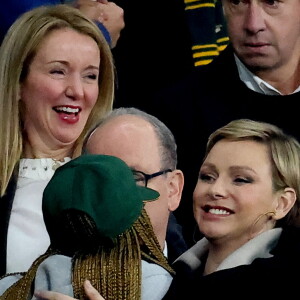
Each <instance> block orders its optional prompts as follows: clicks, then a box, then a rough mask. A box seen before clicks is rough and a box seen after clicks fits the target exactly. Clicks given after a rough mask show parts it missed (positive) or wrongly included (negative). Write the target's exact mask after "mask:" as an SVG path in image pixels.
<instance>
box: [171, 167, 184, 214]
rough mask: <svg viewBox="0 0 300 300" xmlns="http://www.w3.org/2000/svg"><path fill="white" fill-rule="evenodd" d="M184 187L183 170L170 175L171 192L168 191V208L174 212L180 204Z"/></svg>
mask: <svg viewBox="0 0 300 300" xmlns="http://www.w3.org/2000/svg"><path fill="white" fill-rule="evenodd" d="M183 186H184V176H183V173H182V171H181V170H178V169H176V170H174V171H173V172H172V173H170V174H169V190H168V199H169V201H168V208H169V211H174V210H175V209H176V208H177V207H178V206H179V204H180V200H181V196H182V190H183Z"/></svg>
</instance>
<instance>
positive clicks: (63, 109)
mask: <svg viewBox="0 0 300 300" xmlns="http://www.w3.org/2000/svg"><path fill="white" fill-rule="evenodd" d="M56 110H58V111H63V112H67V113H73V114H76V113H78V112H79V108H71V107H65V106H63V107H57V108H56Z"/></svg>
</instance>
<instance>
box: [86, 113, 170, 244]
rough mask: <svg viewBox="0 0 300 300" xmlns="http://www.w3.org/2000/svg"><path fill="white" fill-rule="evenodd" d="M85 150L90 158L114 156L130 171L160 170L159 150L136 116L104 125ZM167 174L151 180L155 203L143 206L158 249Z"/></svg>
mask: <svg viewBox="0 0 300 300" xmlns="http://www.w3.org/2000/svg"><path fill="white" fill-rule="evenodd" d="M87 150H88V152H89V153H91V154H105V155H113V156H116V157H118V158H120V159H122V160H123V161H125V163H127V165H128V166H129V167H131V168H132V169H133V170H136V171H142V172H144V173H146V174H152V173H156V172H158V171H161V170H162V166H161V158H160V153H159V150H160V148H159V144H158V140H157V138H156V135H155V133H154V130H153V128H152V126H151V125H150V124H149V123H148V122H146V121H145V120H143V119H141V118H139V117H137V116H132V115H124V116H118V117H116V118H114V119H112V120H110V121H108V123H106V124H104V125H103V126H101V127H100V128H98V129H97V130H96V131H95V132H94V133H93V134H92V136H91V137H90V139H89V142H88V143H87ZM170 174H171V173H167V174H165V175H161V176H157V177H154V178H151V179H150V180H149V181H148V185H147V186H148V187H149V188H152V189H155V190H157V191H158V192H159V193H160V197H159V199H157V200H156V201H153V202H148V203H146V205H145V209H146V211H147V213H148V215H149V217H150V219H151V223H152V225H153V228H154V232H155V234H156V235H157V237H158V239H159V241H160V243H161V245H162V244H163V243H164V239H165V234H166V229H167V223H168V218H169V198H168V189H169V187H168V183H169V179H168V178H169V176H170ZM124 200H126V199H124ZM160 237H161V238H160Z"/></svg>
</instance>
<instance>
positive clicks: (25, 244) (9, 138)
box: [0, 5, 114, 275]
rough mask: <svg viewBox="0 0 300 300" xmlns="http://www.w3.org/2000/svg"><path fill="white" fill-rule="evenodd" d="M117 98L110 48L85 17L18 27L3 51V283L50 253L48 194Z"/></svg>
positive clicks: (22, 21) (63, 9)
mask: <svg viewBox="0 0 300 300" xmlns="http://www.w3.org/2000/svg"><path fill="white" fill-rule="evenodd" d="M113 98H114V65H113V59H112V55H111V51H110V48H109V46H108V44H107V42H106V41H105V38H104V37H103V35H102V33H101V32H100V30H99V28H98V27H97V26H96V25H95V24H94V23H93V22H92V21H90V20H89V19H88V18H86V17H85V16H84V15H83V14H82V13H81V12H80V11H79V10H78V9H76V8H73V7H70V6H67V5H57V6H49V7H47V6H45V7H39V8H36V9H34V10H31V11H29V12H27V13H25V14H24V15H22V16H21V17H20V18H19V19H18V20H17V21H16V22H15V23H14V24H13V25H12V27H11V28H10V30H9V31H8V33H7V35H6V37H5V39H4V41H3V43H2V45H1V48H0V137H1V143H0V161H1V163H0V196H1V199H0V223H1V224H0V228H1V232H0V249H1V250H0V251H1V253H0V257H1V259H0V275H3V274H5V273H8V272H19V271H26V270H27V269H28V267H29V266H30V265H31V263H32V262H33V260H34V259H35V258H36V257H38V256H39V255H40V254H42V253H43V252H44V251H45V250H46V249H47V247H48V246H49V243H50V240H49V236H48V233H47V231H46V228H45V225H44V221H43V216H42V211H41V201H42V193H43V190H44V187H45V186H46V185H47V183H48V181H49V180H50V178H51V177H52V175H53V173H54V171H55V169H57V168H58V167H59V166H60V165H62V164H64V163H66V162H67V161H69V160H70V159H72V158H74V157H77V156H78V155H80V154H81V148H82V141H83V139H84V136H85V134H86V133H87V132H88V131H89V129H90V128H92V127H94V126H95V124H96V122H97V121H98V120H99V118H101V117H102V116H103V115H104V114H105V113H107V112H108V111H109V110H111V108H112V104H113Z"/></svg>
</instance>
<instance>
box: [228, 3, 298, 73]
mask: <svg viewBox="0 0 300 300" xmlns="http://www.w3.org/2000/svg"><path fill="white" fill-rule="evenodd" d="M223 7H224V13H225V16H226V20H227V27H228V32H229V36H230V40H231V42H232V44H233V47H234V49H235V52H236V54H237V56H238V57H239V58H240V59H241V60H242V61H243V63H244V64H245V65H246V66H247V67H248V68H249V69H250V70H252V71H254V73H255V70H257V71H260V70H278V69H279V68H281V67H282V66H285V67H286V68H290V69H292V70H294V69H295V67H296V66H297V65H298V64H299V56H300V1H299V0H282V1H274V0H271V1H270V0H245V1H239V0H223Z"/></svg>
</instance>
